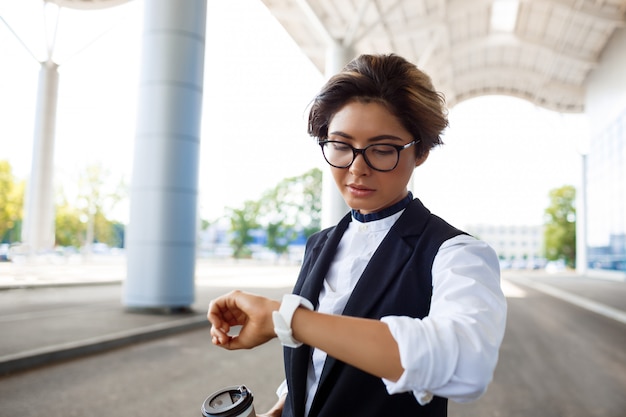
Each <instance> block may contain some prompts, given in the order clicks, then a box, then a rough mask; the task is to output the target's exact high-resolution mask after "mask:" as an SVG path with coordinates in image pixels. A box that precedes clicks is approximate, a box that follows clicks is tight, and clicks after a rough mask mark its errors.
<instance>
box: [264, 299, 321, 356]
mask: <svg viewBox="0 0 626 417" xmlns="http://www.w3.org/2000/svg"><path fill="white" fill-rule="evenodd" d="M300 307H303V308H306V309H308V310H313V304H311V302H310V301H309V300H307V299H306V298H304V297H301V296H299V295H295V294H286V295H285V296H283V301H282V303H281V304H280V308H279V309H278V311H274V312H273V313H272V320H273V322H274V333H276V336H277V337H278V339H279V340H280V343H281V344H282V345H283V346H286V347H291V348H296V347H300V346H301V345H302V343H301V342H299V341H297V340H296V339H294V338H293V331H292V329H291V323H292V319H293V315H294V313H295V312H296V310H297V309H298V308H300Z"/></svg>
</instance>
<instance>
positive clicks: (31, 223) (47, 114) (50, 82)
mask: <svg viewBox="0 0 626 417" xmlns="http://www.w3.org/2000/svg"><path fill="white" fill-rule="evenodd" d="M58 67H59V66H58V65H57V64H56V63H54V62H53V61H52V60H51V59H48V60H47V61H45V62H42V63H41V69H40V71H39V90H38V93H37V108H36V114H35V126H34V133H33V151H32V164H31V169H30V177H29V178H28V183H27V189H26V198H25V210H24V211H25V213H24V222H23V224H22V242H23V243H24V244H25V245H26V247H27V248H28V252H29V253H30V254H36V253H38V252H45V251H48V250H51V249H53V247H54V189H53V180H52V179H53V174H54V137H55V129H56V113H57V111H56V110H57V97H58V92H59V72H58Z"/></svg>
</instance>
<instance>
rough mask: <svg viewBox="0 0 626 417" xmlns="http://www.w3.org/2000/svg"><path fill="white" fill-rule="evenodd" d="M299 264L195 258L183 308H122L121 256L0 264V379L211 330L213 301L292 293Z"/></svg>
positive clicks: (54, 258)
mask: <svg viewBox="0 0 626 417" xmlns="http://www.w3.org/2000/svg"><path fill="white" fill-rule="evenodd" d="M298 270H299V266H298V265H294V264H276V263H273V262H267V261H265V262H261V261H239V262H236V261H233V260H211V261H210V260H199V261H198V262H197V264H196V279H195V284H196V285H195V301H194V303H193V305H192V306H190V307H191V308H190V309H189V310H188V311H182V312H170V311H167V310H155V311H150V312H145V311H141V312H137V311H131V310H129V309H126V308H125V307H124V306H123V304H122V289H123V281H124V278H125V275H126V263H125V259H124V257H123V256H115V257H106V256H100V257H97V256H96V257H93V258H90V259H82V258H80V257H74V258H61V259H59V258H58V257H51V258H39V259H36V260H32V261H30V262H25V261H23V262H19V263H11V262H2V263H0V335H2V336H1V338H0V376H2V375H8V374H13V373H16V372H20V371H25V370H29V369H33V368H36V367H40V366H44V365H48V364H52V363H57V362H60V361H65V360H70V359H74V358H77V357H80V356H85V355H91V354H97V353H100V352H104V351H107V350H111V349H115V348H120V347H123V346H127V345H130V344H133V343H138V342H143V341H148V340H151V339H155V338H159V337H164V336H168V335H172V334H175V333H178V332H183V331H189V330H193V329H198V328H202V327H207V328H208V326H209V323H208V321H207V319H206V311H207V308H208V305H209V302H210V300H211V299H213V298H215V297H216V296H218V295H221V294H223V293H226V292H228V291H230V290H232V289H236V288H237V289H244V290H248V291H254V292H256V293H260V294H263V295H266V296H269V297H273V298H276V299H278V298H280V297H281V295H282V294H284V293H287V292H290V290H291V288H292V286H293V283H294V282H295V279H296V277H297V273H298Z"/></svg>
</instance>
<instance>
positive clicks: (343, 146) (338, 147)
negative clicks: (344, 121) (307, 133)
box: [329, 142, 352, 152]
mask: <svg viewBox="0 0 626 417" xmlns="http://www.w3.org/2000/svg"><path fill="white" fill-rule="evenodd" d="M329 145H331V146H332V147H333V150H335V151H338V152H350V151H352V148H351V147H350V145H348V144H347V143H343V142H330V143H329Z"/></svg>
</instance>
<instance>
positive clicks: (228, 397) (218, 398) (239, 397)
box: [202, 385, 252, 417]
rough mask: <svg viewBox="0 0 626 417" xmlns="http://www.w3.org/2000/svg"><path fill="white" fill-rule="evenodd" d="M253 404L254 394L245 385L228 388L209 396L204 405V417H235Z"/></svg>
mask: <svg viewBox="0 0 626 417" xmlns="http://www.w3.org/2000/svg"><path fill="white" fill-rule="evenodd" d="M250 404H252V392H250V391H249V390H248V388H246V386H245V385H240V386H234V387H226V388H223V389H221V390H219V391H216V392H214V393H213V394H211V395H209V396H208V397H207V398H206V400H204V403H202V415H203V416H204V417H218V416H219V417H235V416H238V415H239V413H241V412H243V411H245V410H246V409H247V408H248V407H250Z"/></svg>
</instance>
